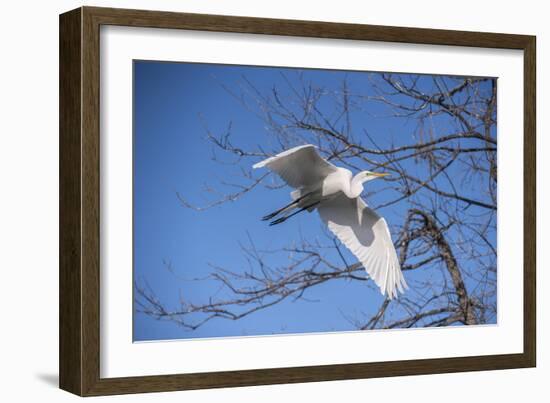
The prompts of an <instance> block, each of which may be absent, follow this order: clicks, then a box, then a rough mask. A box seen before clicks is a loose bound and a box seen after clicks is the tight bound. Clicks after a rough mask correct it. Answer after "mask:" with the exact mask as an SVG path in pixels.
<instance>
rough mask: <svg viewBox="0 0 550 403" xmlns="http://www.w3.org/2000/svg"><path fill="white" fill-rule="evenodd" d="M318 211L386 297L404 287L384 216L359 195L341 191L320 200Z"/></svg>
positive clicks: (390, 296)
mask: <svg viewBox="0 0 550 403" xmlns="http://www.w3.org/2000/svg"><path fill="white" fill-rule="evenodd" d="M318 210H319V215H320V216H321V218H322V219H323V221H325V223H326V224H327V226H328V227H329V229H330V230H331V231H332V232H333V233H334V234H335V235H336V236H337V237H338V238H339V239H340V241H341V242H342V243H343V244H344V245H346V247H347V248H348V249H349V250H350V251H351V252H352V253H353V254H354V255H355V256H356V257H357V259H358V260H359V261H360V262H361V263H362V264H363V266H364V267H365V269H366V271H367V273H368V275H369V276H370V277H371V278H372V279H373V280H374V282H375V283H376V284H377V285H378V287H380V291H381V292H382V294H387V295H388V297H389V298H394V297H396V296H397V290H399V291H400V292H403V291H404V288H407V284H406V282H405V278H404V277H403V273H402V272H401V268H400V266H399V260H398V258H397V253H396V252H395V248H394V246H393V242H392V240H391V235H390V231H389V228H388V224H387V223H386V220H384V219H383V218H382V217H380V216H379V215H378V214H376V213H375V212H374V210H372V209H370V208H369V207H368V206H367V204H366V203H365V202H364V201H363V199H361V197H358V198H356V199H350V198H348V197H347V196H345V195H344V194H341V195H339V196H337V197H336V198H334V199H332V200H328V201H325V202H323V203H321V205H320V206H319V207H318Z"/></svg>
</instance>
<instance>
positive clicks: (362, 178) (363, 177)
mask: <svg viewBox="0 0 550 403" xmlns="http://www.w3.org/2000/svg"><path fill="white" fill-rule="evenodd" d="M389 175H390V174H389V173H378V172H372V171H361V172H359V173H358V174H357V175H355V177H354V178H353V180H354V181H357V182H358V183H365V182H368V181H370V180H373V179H377V178H383V177H384V176H389Z"/></svg>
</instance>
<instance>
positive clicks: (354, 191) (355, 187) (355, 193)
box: [348, 176, 363, 199]
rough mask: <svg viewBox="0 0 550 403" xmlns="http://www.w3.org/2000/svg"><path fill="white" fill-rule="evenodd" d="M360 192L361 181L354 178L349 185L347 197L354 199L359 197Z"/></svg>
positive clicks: (361, 189)
mask: <svg viewBox="0 0 550 403" xmlns="http://www.w3.org/2000/svg"><path fill="white" fill-rule="evenodd" d="M362 192H363V180H361V179H360V178H358V177H357V176H354V177H353V179H352V180H351V183H350V194H349V195H348V197H350V198H352V199H354V198H356V197H359V196H360V195H361V193H362Z"/></svg>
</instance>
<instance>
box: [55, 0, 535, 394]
mask: <svg viewBox="0 0 550 403" xmlns="http://www.w3.org/2000/svg"><path fill="white" fill-rule="evenodd" d="M535 165H536V163H535V37H532V36H524V35H512V34H497V33H479V32H459V31H445V30H432V29H418V28H402V27H383V26H372V25H352V24H337V23H327V22H313V21H292V20H275V19H261V18H248V17H228V16H214V15H199V14H185V13H169V12H158V11H143V10H141V11H140V10H120V9H107V8H95V7H82V8H79V9H76V10H73V11H70V12H67V13H65V14H62V15H61V16H60V387H61V388H62V389H65V390H67V391H70V392H72V393H75V394H78V395H82V396H91V395H107V394H119V393H137V392H154V391H168V390H185V389H197V388H213V387H230V386H245V385H260V384H275V383H290V382H311V381H324V380H338V379H353V378H368V377H383V376H398V375H413V374H431V373H445V372H457V371H478V370H490V369H504V368H521V367H532V366H535V362H536V350H535V340H536V326H535V301H536V295H535V237H536V220H535V199H536V188H535V180H536V172H535Z"/></svg>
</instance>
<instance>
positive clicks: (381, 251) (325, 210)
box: [253, 144, 407, 298]
mask: <svg viewBox="0 0 550 403" xmlns="http://www.w3.org/2000/svg"><path fill="white" fill-rule="evenodd" d="M263 167H266V168H268V169H270V170H271V171H273V172H275V173H276V174H278V175H279V176H280V177H281V178H282V179H283V180H284V181H285V182H286V183H287V184H288V185H289V186H291V187H293V188H295V189H296V190H294V191H293V192H291V197H292V200H293V201H292V202H291V203H290V204H288V205H287V206H284V207H283V208H281V209H279V210H277V211H275V212H273V213H271V214H269V215H267V216H265V217H263V220H271V219H274V218H276V217H277V216H280V218H277V219H275V220H274V221H272V222H271V224H270V225H275V224H280V223H282V222H284V221H286V220H287V219H288V218H290V217H292V216H294V215H296V214H298V213H300V212H301V211H304V210H307V211H310V212H311V211H313V210H314V209H317V211H318V212H319V215H320V216H321V219H322V220H323V221H324V222H325V223H326V224H327V226H328V228H329V229H330V230H331V231H332V232H333V233H334V234H335V235H336V236H337V237H338V238H339V239H340V241H341V242H342V243H343V244H344V245H345V246H346V247H347V248H348V249H349V250H350V251H351V252H352V253H353V254H354V255H355V256H356V257H357V259H358V260H359V261H360V262H361V264H362V265H363V266H364V268H365V270H366V271H367V273H368V275H369V276H370V277H371V278H372V279H373V280H374V282H375V283H376V284H377V285H378V287H380V291H381V292H382V294H383V295H386V294H387V295H388V297H389V298H394V297H395V296H397V290H399V291H400V292H403V291H404V289H405V288H407V284H406V282H405V279H404V277H403V273H402V272H401V268H400V265H399V260H398V258H397V253H396V251H395V248H394V246H393V242H392V240H391V235H390V231H389V229H388V224H387V223H386V220H384V218H382V217H380V216H379V215H378V214H376V212H375V211H374V210H372V209H371V208H369V207H368V206H367V204H366V203H365V202H364V201H363V199H362V198H361V192H362V191H363V183H365V182H367V181H369V180H372V179H376V178H380V177H383V176H386V175H387V174H384V173H375V172H370V171H362V172H360V173H358V174H357V175H355V176H353V175H352V173H351V171H350V170H348V169H345V168H341V167H337V166H335V165H333V164H331V163H330V162H328V161H326V160H325V159H323V158H322V157H321V156H320V155H319V154H318V153H317V150H316V147H315V146H314V145H311V144H307V145H303V146H298V147H294V148H291V149H290V150H287V151H284V152H281V153H280V154H277V155H275V156H274V157H271V158H267V159H265V160H263V161H261V162H258V163H257V164H255V165H254V166H253V168H263Z"/></svg>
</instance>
